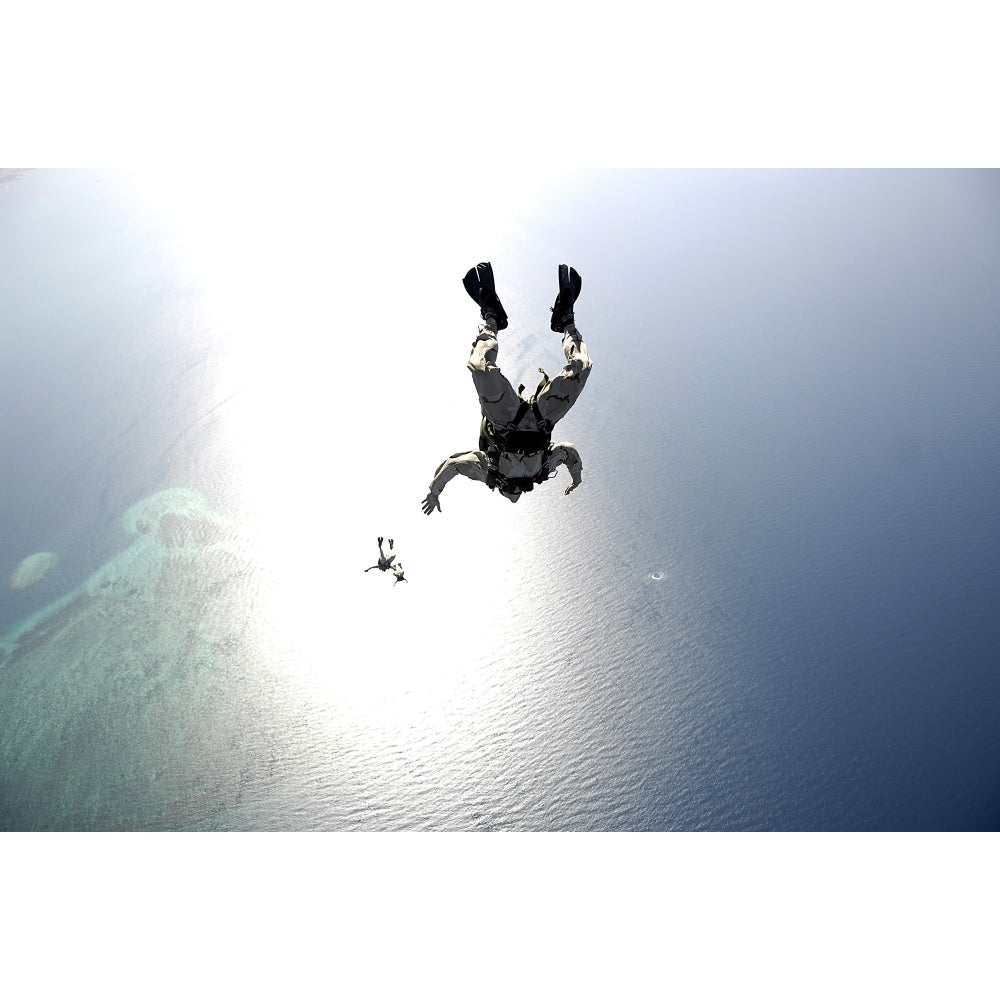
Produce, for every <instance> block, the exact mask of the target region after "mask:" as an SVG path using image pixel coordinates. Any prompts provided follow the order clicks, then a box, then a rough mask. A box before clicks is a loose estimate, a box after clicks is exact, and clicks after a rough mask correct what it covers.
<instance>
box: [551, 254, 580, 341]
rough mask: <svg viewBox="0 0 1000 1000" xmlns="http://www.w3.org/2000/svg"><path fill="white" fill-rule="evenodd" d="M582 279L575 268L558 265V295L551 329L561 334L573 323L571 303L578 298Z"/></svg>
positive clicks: (553, 310) (553, 308) (553, 309)
mask: <svg viewBox="0 0 1000 1000" xmlns="http://www.w3.org/2000/svg"><path fill="white" fill-rule="evenodd" d="M582 287H583V278H581V277H580V275H579V274H577V273H576V268H573V267H568V266H567V265H566V264H560V265H559V294H558V295H557V296H556V302H555V305H554V306H553V307H552V323H551V324H550V325H551V327H552V329H553V330H555V332H556V333H562V332H563V328H564V327H565V326H567V324H569V323H572V322H573V303H574V302H576V300H577V299H578V298H579V297H580V289H581V288H582Z"/></svg>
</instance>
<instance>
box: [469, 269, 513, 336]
mask: <svg viewBox="0 0 1000 1000" xmlns="http://www.w3.org/2000/svg"><path fill="white" fill-rule="evenodd" d="M462 284H463V285H465V290H466V291H467V292H468V293H469V295H470V297H471V298H472V301H473V302H475V303H476V305H477V306H479V309H480V315H481V316H482V317H483V319H484V320H485V319H489V317H490V316H492V317H493V318H494V319H495V320H496V324H497V329H498V330H504V329H506V328H507V314H506V313H505V312H504V311H503V306H502V305H500V299H499V298H497V290H496V287H495V286H494V284H493V265H492V264H490V262H489V261H486V262H485V263H483V264H477V265H476V266H475V267H471V268H469V272H468V274H466V276H465V277H464V278H463V279H462Z"/></svg>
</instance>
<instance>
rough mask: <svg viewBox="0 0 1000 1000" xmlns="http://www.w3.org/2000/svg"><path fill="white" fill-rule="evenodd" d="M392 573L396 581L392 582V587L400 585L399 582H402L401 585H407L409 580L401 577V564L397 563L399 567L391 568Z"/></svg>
mask: <svg viewBox="0 0 1000 1000" xmlns="http://www.w3.org/2000/svg"><path fill="white" fill-rule="evenodd" d="M392 572H393V575H394V576H395V577H396V579H395V580H393V583H392V585H393V586H394V587H395V586H396V584H397V583H400V582H402V583H409V582H410V581H409V580H407V579H406V577H405V576H403V564H402V563H399V565H397V566H395V567H393V570H392Z"/></svg>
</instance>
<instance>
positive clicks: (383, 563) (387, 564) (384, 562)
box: [365, 535, 409, 582]
mask: <svg viewBox="0 0 1000 1000" xmlns="http://www.w3.org/2000/svg"><path fill="white" fill-rule="evenodd" d="M384 541H385V539H384V538H382V536H381V535H380V536H379V539H378V562H377V563H375V565H374V566H369V567H368V569H380V570H382V572H383V573H384V572H385V571H386V570H388V569H392V563H393V560H394V559H395V558H396V557H395V556H388V557H386V555H385V553H384V552H383V551H382V542H384ZM389 551H390V552H391V551H392V539H391V538H390V539H389ZM368 569H366V570H365V572H366V573H367V572H368ZM407 582H409V581H407Z"/></svg>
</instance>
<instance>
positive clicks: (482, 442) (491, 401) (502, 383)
mask: <svg viewBox="0 0 1000 1000" xmlns="http://www.w3.org/2000/svg"><path fill="white" fill-rule="evenodd" d="M462 283H463V284H464V285H465V290H466V291H467V292H468V293H469V295H470V296H471V297H472V299H473V300H474V301H475V302H476V304H477V305H478V306H479V308H480V316H481V317H482V322H481V323H480V324H479V333H478V335H477V337H476V339H475V340H474V341H473V342H472V353H471V354H470V356H469V360H468V362H467V367H468V369H469V371H470V372H472V381H473V383H474V384H475V387H476V392H477V393H478V395H479V406H480V410H481V411H482V416H483V419H482V423H481V425H480V434H479V450H478V451H467V452H456V453H455V454H454V455H451V456H450V457H449V458H447V459H445V461H443V462H442V463H441V464H440V465H439V466H438V467H437V470H436V471H435V473H434V479H433V481H432V482H431V485H430V492H429V493H428V494H427V496H426V497H425V498H424V500H423V502H422V504H421V506H422V508H423V511H424V513H425V514H428V515H429V514H430V513H431V512H432V511H434V510H441V500H440V498H441V491H442V490H443V489H444V488H445V486H446V485H447V484H448V482H449V481H450V480H451V479H453V478H454V477H455V476H456V475H462V476H467V477H468V478H469V479H475V480H476V481H477V482H480V483H485V484H486V485H487V486H488V487H489V488H490V489H491V490H497V491H499V493H500V495H501V496H504V497H506V498H507V499H508V500H509V501H510V502H511V503H517V501H518V500H519V499H520V498H521V494H523V493H529V492H531V490H532V489H534V487H535V486H536V485H537V484H538V483H544V482H545V480H546V479H550V478H551V477H552V476H554V475H555V473H556V470H557V469H558V467H559V466H560V465H563V464H565V465H566V468H567V469H569V473H570V476H571V478H572V482H571V483H570V484H569V485H568V486H567V487H566V489H565V491H564V492H565V494H569V493H572V492H573V490H575V489H576V488H577V487H578V486H579V485H580V482H581V472H582V470H583V463H582V462H581V461H580V454H579V452H578V451H577V450H576V448H575V447H574V446H573V445H572V444H569V443H568V442H565V441H563V442H559V443H558V444H552V428H553V427H554V426H555V425H556V423H557V422H558V421H559V420H561V419H562V418H563V417H564V416H566V414H567V413H568V412H569V409H570V407H571V406H572V405H573V404H574V403H575V402H576V400H577V398H578V397H579V395H580V393H581V392H582V391H583V387H584V385H586V383H587V379H588V378H589V377H590V370H591V367H592V364H591V360H590V354H589V353H588V351H587V347H586V345H585V344H584V342H583V338H582V337H581V336H580V332H579V331H578V330H577V328H576V323H575V320H574V316H573V304H574V303H575V302H576V300H577V297H578V296H579V295H580V288H581V285H582V280H581V278H580V275H579V274H577V272H576V270H575V269H574V268H572V267H567V266H566V265H565V264H560V265H559V294H558V295H557V296H556V301H555V305H553V307H552V317H551V321H550V324H549V325H550V328H551V329H552V330H553V331H554V332H555V333H560V334H562V345H563V353H564V354H565V355H566V365H565V367H564V368H563V370H562V371H561V372H560V373H559V374H558V375H557V376H556V377H555V378H554V379H551V380H550V379H549V377H548V376H547V375H546V374H545V372H544V371H542V369H541V368H539V371H540V372H541V373H542V381H541V382H539V383H538V388H537V389H536V390H535V394H534V395H533V396H530V397H529V396H525V395H523V392H524V386H523V385H522V386H520V387H519V388H518V390H517V391H516V392H515V391H514V387H513V386H512V385H511V384H510V382H509V381H508V380H507V377H506V376H505V375H504V374H503V373H502V372H501V371H500V369H499V368H498V367H497V364H496V360H497V351H498V344H497V334H498V332H499V331H500V330H504V329H506V327H507V314H506V312H504V308H503V306H502V305H501V304H500V299H499V298H498V297H497V293H496V287H495V285H494V281H493V267H492V265H491V264H490V263H489V262H486V263H482V264H477V265H476V266H475V267H473V268H470V269H469V272H468V273H467V274H466V275H465V277H464V278H463V279H462Z"/></svg>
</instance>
